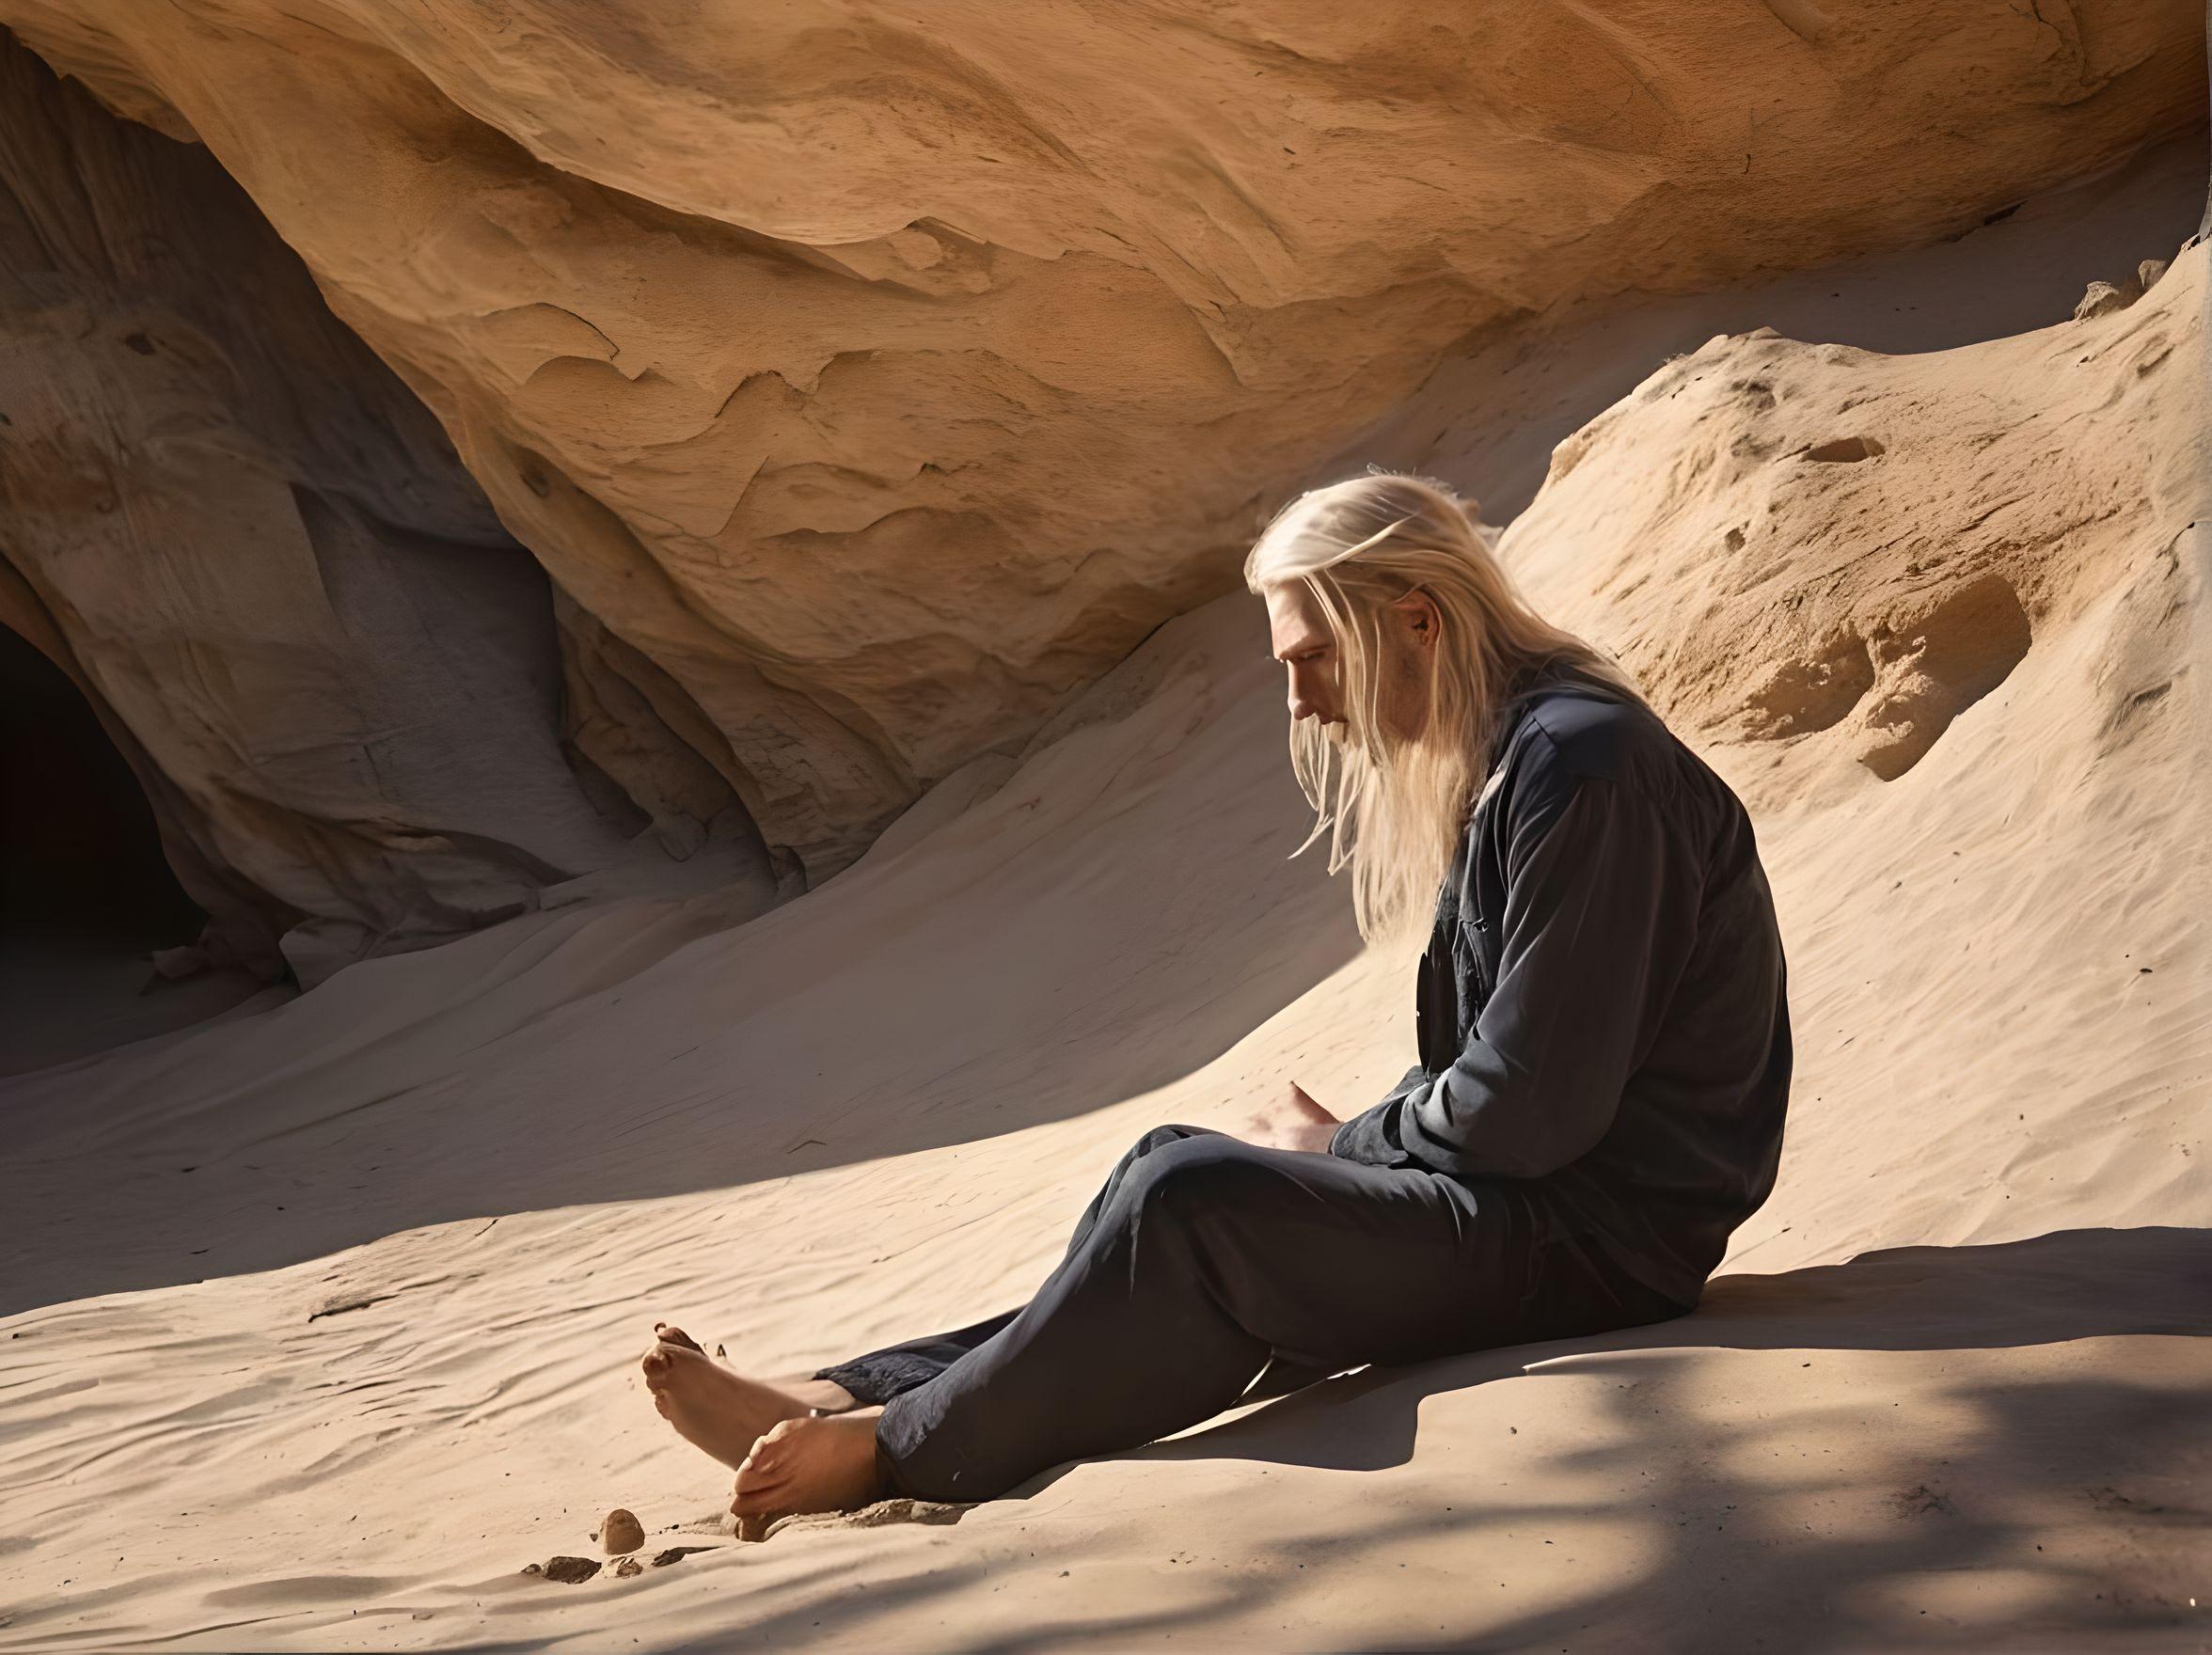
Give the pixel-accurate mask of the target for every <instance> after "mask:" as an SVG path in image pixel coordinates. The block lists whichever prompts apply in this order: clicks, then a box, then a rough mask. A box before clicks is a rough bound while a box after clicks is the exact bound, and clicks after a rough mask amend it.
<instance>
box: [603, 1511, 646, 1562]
mask: <svg viewBox="0 0 2212 1655" xmlns="http://www.w3.org/2000/svg"><path fill="white" fill-rule="evenodd" d="M593 1539H595V1540H597V1541H598V1542H599V1549H600V1550H601V1551H602V1552H604V1553H607V1555H608V1556H609V1557H621V1556H623V1555H624V1554H625V1553H631V1552H635V1551H636V1550H637V1549H638V1548H639V1547H640V1546H642V1545H643V1544H645V1525H644V1524H643V1523H641V1522H640V1521H638V1515H637V1513H636V1512H634V1511H631V1510H629V1509H627V1508H626V1507H624V1506H621V1505H618V1506H616V1507H615V1508H614V1509H613V1510H612V1511H610V1512H608V1514H607V1516H606V1517H605V1518H604V1519H603V1520H602V1521H600V1524H599V1531H598V1533H597V1534H595V1535H593Z"/></svg>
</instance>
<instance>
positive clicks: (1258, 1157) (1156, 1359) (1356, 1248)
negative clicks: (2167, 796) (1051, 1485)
mask: <svg viewBox="0 0 2212 1655" xmlns="http://www.w3.org/2000/svg"><path fill="white" fill-rule="evenodd" d="M1528 1240H1529V1237H1528V1235H1527V1231H1526V1225H1525V1222H1522V1221H1521V1219H1520V1209H1519V1207H1518V1206H1517V1205H1515V1204H1512V1203H1509V1202H1501V1203H1500V1204H1499V1205H1498V1206H1496V1208H1495V1209H1494V1210H1486V1211H1481V1212H1477V1196H1476V1194H1475V1193H1474V1191H1472V1190H1470V1189H1469V1188H1468V1187H1467V1186H1465V1185H1461V1184H1456V1183H1453V1182H1452V1181H1450V1180H1446V1179H1440V1178H1435V1177H1432V1176H1430V1174H1425V1173H1417V1172H1409V1171H1405V1170H1402V1169H1385V1168H1379V1167H1368V1166H1363V1165H1360V1164H1358V1163H1355V1162H1351V1161H1347V1160H1341V1159H1338V1158H1335V1157H1331V1156H1321V1155H1307V1154H1300V1153H1295V1152H1292V1151H1288V1150H1277V1149H1262V1148H1258V1147H1256V1146H1254V1145H1252V1144H1248V1143H1242V1142H1240V1141H1239V1140H1237V1139H1235V1138H1231V1137H1228V1136H1226V1135H1225V1134H1222V1133H1218V1132H1209V1131H1204V1130H1196V1131H1193V1129H1191V1128H1181V1127H1171V1128H1161V1129H1160V1130H1159V1131H1155V1132H1152V1133H1148V1134H1146V1136H1145V1139H1144V1140H1143V1141H1141V1142H1140V1143H1139V1144H1138V1145H1137V1147H1136V1148H1135V1149H1133V1150H1131V1152H1130V1154H1129V1155H1128V1156H1125V1157H1124V1158H1123V1159H1122V1162H1121V1164H1120V1165H1119V1166H1117V1167H1116V1168H1115V1170H1114V1176H1113V1177H1112V1178H1110V1179H1109V1180H1108V1183H1107V1187H1106V1188H1105V1189H1102V1190H1100V1191H1099V1194H1098V1199H1097V1200H1096V1201H1095V1202H1094V1203H1093V1205H1092V1207H1091V1209H1090V1210H1089V1211H1088V1212H1086V1214H1085V1222H1084V1224H1082V1225H1081V1226H1079V1233H1078V1236H1077V1237H1076V1238H1075V1239H1074V1240H1073V1241H1072V1242H1071V1243H1070V1246H1069V1248H1068V1251H1067V1254H1066V1257H1065V1258H1064V1259H1063V1260H1062V1262H1061V1264H1060V1266H1059V1268H1058V1269H1055V1270H1054V1271H1053V1272H1052V1274H1051V1277H1050V1278H1049V1279H1048V1280H1047V1281H1046V1283H1045V1284H1044V1285H1043V1286H1042V1287H1040V1288H1039V1289H1038V1291H1037V1293H1036V1296H1035V1298H1033V1299H1032V1300H1030V1302H1029V1303H1028V1304H1027V1305H1025V1306H1023V1307H1022V1308H1021V1309H1020V1310H1019V1312H1017V1313H1016V1314H1015V1315H1014V1316H1013V1317H1012V1319H1011V1320H1009V1321H1008V1322H1007V1323H1006V1325H1005V1326H1004V1327H1003V1328H1001V1329H1000V1330H998V1331H997V1332H994V1333H993V1334H991V1335H990V1336H989V1337H988V1338H987V1339H986V1340H985V1341H984V1342H983V1343H982V1344H980V1345H979V1346H977V1347H976V1348H974V1349H972V1350H971V1351H969V1352H967V1353H966V1354H965V1355H963V1356H961V1357H960V1358H959V1359H958V1360H956V1362H954V1363H952V1364H951V1365H950V1366H948V1367H947V1368H945V1369H944V1370H943V1371H942V1372H941V1373H940V1374H938V1375H937V1376H936V1377H935V1378H933V1379H929V1380H927V1381H926V1382H924V1384H921V1385H919V1386H916V1387H914V1388H912V1389H910V1390H908V1391H905V1392H902V1393H901V1394H899V1395H896V1396H894V1397H893V1398H892V1399H891V1400H890V1401H889V1402H887V1403H886V1404H885V1406H884V1411H883V1414H882V1417H881V1418H880V1419H879V1420H878V1421H877V1459H878V1464H879V1467H880V1468H881V1469H882V1471H883V1473H884V1475H885V1478H886V1481H887V1483H888V1484H889V1485H890V1487H891V1488H893V1489H894V1490H896V1491H898V1492H901V1493H906V1494H910V1495H915V1496H918V1497H923V1498H929V1499H939V1500H983V1499H990V1498H992V1497H994V1496H996V1495H998V1494H1001V1493H1003V1492H1004V1491H1005V1490H1006V1489H1010V1488H1012V1487H1014V1486H1015V1485H1017V1484H1019V1483H1020V1482H1022V1481H1025V1480H1026V1479H1027V1478H1029V1477H1030V1476H1032V1475H1034V1474H1036V1473H1037V1472H1040V1471H1043V1470H1045V1469H1046V1468H1048V1467H1050V1466H1052V1465H1056V1464H1060V1463H1062V1462H1064V1461H1066V1460H1069V1459H1075V1458H1082V1457H1084V1456H1086V1455H1093V1454H1100V1453H1107V1452H1112V1451H1114V1450H1116V1449H1122V1448H1130V1447H1134V1446H1137V1445H1138V1444H1140V1443H1144V1442H1151V1441H1153V1440H1155V1439H1156V1438H1159V1437H1161V1436H1165V1435H1167V1434H1169V1433H1170V1432H1173V1431H1176V1430H1180V1429H1182V1428H1183V1427H1185V1426H1190V1425H1193V1424H1196V1423H1197V1422H1198V1421H1200V1420H1202V1419H1205V1418H1207V1417H1208V1416H1209V1415H1211V1414H1214V1413H1217V1412H1219V1411H1221V1410H1223V1409H1224V1408H1226V1407H1228V1406H1229V1405H1231V1404H1232V1403H1234V1402H1236V1401H1237V1400H1238V1398H1239V1397H1240V1395H1241V1394H1242V1393H1243V1392H1244V1390H1245V1388H1246V1387H1247V1386H1248V1385H1249V1384H1250V1383H1251V1381H1252V1379H1253V1378H1254V1376H1255V1375H1256V1374H1257V1373H1259V1372H1260V1370H1261V1369H1262V1368H1263V1367H1264V1366H1265V1365H1266V1364H1267V1363H1268V1362H1269V1360H1270V1358H1271V1357H1272V1355H1273V1354H1274V1353H1275V1352H1276V1351H1278V1350H1280V1351H1283V1352H1285V1353H1287V1355H1288V1357H1289V1358H1290V1359H1292V1360H1295V1361H1296V1362H1298V1363H1301V1364H1303V1365H1307V1366H1314V1367H1319V1366H1320V1365H1322V1364H1327V1363H1340V1364H1342V1365H1345V1366H1350V1365H1354V1364H1357V1363H1365V1362H1407V1361H1417V1360H1420V1359H1422V1358H1424V1357H1428V1356H1433V1355H1439V1354H1442V1353H1444V1352H1446V1351H1449V1350H1456V1349H1465V1348H1473V1347H1474V1346H1475V1345H1478V1344H1480V1343H1483V1342H1484V1337H1483V1335H1484V1332H1485V1330H1493V1331H1506V1330H1509V1329H1510V1328H1511V1327H1513V1326H1515V1325H1518V1322H1519V1319H1520V1310H1521V1308H1522V1306H1523V1305H1524V1303H1525V1300H1526V1299H1527V1297H1528V1282H1527V1276H1528V1271H1529V1259H1530V1251H1529V1247H1528ZM1507 1336H1508V1337H1510V1332H1507ZM1492 1342H1495V1341H1494V1340H1493V1341H1492Z"/></svg>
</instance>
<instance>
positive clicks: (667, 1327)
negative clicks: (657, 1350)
mask: <svg viewBox="0 0 2212 1655" xmlns="http://www.w3.org/2000/svg"><path fill="white" fill-rule="evenodd" d="M653 1332H654V1334H655V1336H656V1337H657V1338H658V1339H659V1340H660V1341H661V1342H662V1343H663V1344H666V1345H681V1346H682V1347H683V1348H685V1349H687V1350H697V1351H699V1354H700V1355H702V1356H704V1355H705V1354H706V1352H705V1351H704V1350H703V1349H701V1348H700V1344H699V1341H698V1340H696V1339H694V1338H693V1337H691V1335H690V1334H688V1333H687V1332H684V1330H683V1329H682V1328H679V1327H677V1326H676V1325H675V1323H673V1322H655V1323H654V1324H653Z"/></svg>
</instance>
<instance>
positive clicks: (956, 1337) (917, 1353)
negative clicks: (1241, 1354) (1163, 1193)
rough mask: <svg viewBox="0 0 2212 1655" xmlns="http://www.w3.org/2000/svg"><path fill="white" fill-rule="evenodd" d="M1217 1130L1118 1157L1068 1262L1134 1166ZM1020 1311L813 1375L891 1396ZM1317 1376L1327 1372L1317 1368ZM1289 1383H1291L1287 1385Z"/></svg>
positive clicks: (872, 1397)
mask: <svg viewBox="0 0 2212 1655" xmlns="http://www.w3.org/2000/svg"><path fill="white" fill-rule="evenodd" d="M1212 1130H1213V1128H1212V1127H1154V1128H1153V1129H1152V1130H1151V1131H1149V1132H1147V1133H1145V1135H1144V1137H1142V1138H1140V1139H1138V1140H1137V1142H1136V1144H1135V1145H1134V1147H1132V1148H1131V1149H1130V1150H1129V1151H1128V1152H1127V1153H1126V1154H1125V1155H1123V1156H1122V1158H1121V1159H1120V1160H1118V1161H1117V1162H1115V1163H1114V1170H1113V1171H1112V1172H1111V1173H1109V1174H1107V1175H1106V1181H1105V1183H1104V1184H1102V1185H1101V1186H1099V1189H1098V1193H1097V1194H1096V1195H1094V1196H1092V1197H1091V1204H1090V1206H1086V1207H1085V1208H1083V1212H1082V1217H1081V1218H1080V1219H1078V1220H1077V1221H1076V1224H1075V1232H1074V1234H1073V1235H1072V1236H1070V1237H1068V1242H1067V1247H1066V1251H1065V1252H1064V1253H1062V1255H1061V1257H1062V1260H1063V1262H1065V1261H1066V1259H1069V1258H1072V1257H1074V1256H1075V1254H1076V1253H1078V1252H1079V1251H1081V1250H1082V1246H1083V1244H1084V1243H1085V1242H1086V1241H1087V1240H1088V1239H1089V1237H1090V1234H1091V1229H1092V1227H1093V1226H1094V1225H1095V1224H1097V1223H1098V1214H1099V1212H1100V1211H1101V1210H1103V1208H1104V1207H1105V1206H1106V1204H1107V1203H1108V1202H1110V1201H1111V1200H1113V1198H1114V1192H1115V1191H1116V1190H1119V1189H1120V1188H1121V1182H1122V1179H1123V1178H1124V1177H1126V1176H1127V1175H1128V1174H1129V1169H1130V1167H1131V1166H1133V1165H1134V1164H1135V1163H1136V1162H1137V1161H1138V1160H1139V1159H1141V1158H1143V1157H1145V1155H1147V1154H1149V1153H1150V1152H1151V1151H1153V1150H1155V1149H1157V1148H1159V1147H1161V1145H1162V1144H1167V1143H1180V1142H1181V1141H1182V1140H1183V1139H1185V1138H1192V1137H1196V1136H1200V1135H1202V1134H1206V1133H1210V1132H1212ZM1020 1313H1021V1307H1020V1306H1019V1305H1016V1306H1015V1307H1014V1308H1013V1309H1012V1310H1005V1311H1001V1312H1000V1313H999V1314H998V1315H996V1316H986V1317H985V1318H984V1319H983V1320H981V1321H979V1322H972V1323H970V1324H969V1325H968V1326H967V1327H964V1328H955V1329H953V1330H952V1331H951V1332H943V1333H929V1334H925V1335H924V1336H923V1337H922V1338H919V1339H908V1340H905V1341H903V1342H901V1343H899V1344H897V1345H887V1346H885V1347H884V1348H882V1349H880V1350H871V1351H869V1352H868V1353H867V1354H866V1355H864V1356H856V1357H854V1358H852V1359H851V1360H850V1361H848V1362H841V1363H836V1364H835V1365H834V1366H831V1367H825V1368H820V1369H817V1370H816V1371H815V1372H814V1375H813V1376H812V1377H813V1378H814V1379H829V1380H830V1381H831V1382H832V1383H835V1384H838V1385H842V1386H843V1387H844V1388H845V1391H846V1392H847V1393H848V1394H849V1395H851V1396H852V1397H853V1398H854V1399H855V1400H856V1401H858V1402H860V1403H861V1404H862V1405H863V1406H865V1405H867V1404H870V1403H877V1402H888V1401H889V1400H890V1399H891V1398H892V1397H893V1396H896V1395H899V1394H900V1393H901V1392H903V1391H911V1390H912V1389H913V1388H914V1387H915V1386H917V1385H920V1384H924V1383H926V1382H927V1381H928V1380H930V1379H935V1378H936V1377H937V1376H938V1375H939V1374H940V1373H942V1372H944V1370H945V1369H946V1368H948V1367H950V1366H952V1365H953V1363H956V1362H957V1361H959V1360H960V1358H961V1357H963V1356H965V1355H967V1354H968V1352H970V1351H971V1350H973V1349H974V1348H976V1347H977V1346H979V1345H981V1344H982V1343H983V1342H984V1341H985V1340H987V1339H988V1338H990V1337H991V1336H992V1335H993V1334H994V1333H997V1332H1000V1331H1001V1330H1002V1329H1003V1328H1004V1327H1005V1326H1006V1325H1007V1324H1008V1323H1009V1322H1011V1321H1012V1320H1013V1319H1014V1318H1015V1317H1016V1316H1019V1314H1020ZM1312 1377H1313V1378H1319V1377H1321V1376H1319V1375H1318V1374H1317V1375H1314V1376H1312ZM1285 1388H1286V1389H1288V1388H1289V1387H1288V1385H1286V1386H1285Z"/></svg>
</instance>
